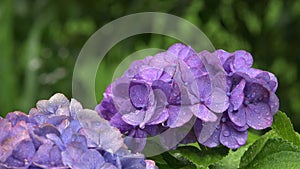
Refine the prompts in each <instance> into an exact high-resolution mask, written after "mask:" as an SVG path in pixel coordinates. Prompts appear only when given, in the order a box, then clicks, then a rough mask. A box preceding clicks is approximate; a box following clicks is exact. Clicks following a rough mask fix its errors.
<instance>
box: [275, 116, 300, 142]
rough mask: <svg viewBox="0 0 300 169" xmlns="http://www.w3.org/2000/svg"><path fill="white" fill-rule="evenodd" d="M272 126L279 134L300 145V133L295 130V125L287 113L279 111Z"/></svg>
mask: <svg viewBox="0 0 300 169" xmlns="http://www.w3.org/2000/svg"><path fill="white" fill-rule="evenodd" d="M272 128H273V130H274V131H275V132H276V133H277V134H278V136H280V137H281V138H283V139H285V140H288V141H289V142H291V143H293V144H294V145H296V146H298V147H300V137H299V134H297V133H296V132H295V131H294V128H293V125H292V123H291V121H290V119H289V118H288V117H287V115H286V114H285V113H283V112H281V111H279V112H278V113H277V114H276V115H275V117H274V122H273V125H272Z"/></svg>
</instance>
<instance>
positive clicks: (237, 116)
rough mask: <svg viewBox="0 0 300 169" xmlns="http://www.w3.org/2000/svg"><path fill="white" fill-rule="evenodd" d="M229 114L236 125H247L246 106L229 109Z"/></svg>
mask: <svg viewBox="0 0 300 169" xmlns="http://www.w3.org/2000/svg"><path fill="white" fill-rule="evenodd" d="M228 116H229V118H230V120H231V121H232V122H233V123H234V124H235V125H237V126H240V127H243V126H245V125H246V108H244V107H241V108H240V109H238V110H236V111H235V110H233V111H228Z"/></svg>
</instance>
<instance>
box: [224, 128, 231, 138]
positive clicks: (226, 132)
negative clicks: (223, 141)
mask: <svg viewBox="0 0 300 169" xmlns="http://www.w3.org/2000/svg"><path fill="white" fill-rule="evenodd" d="M230 135H231V133H230V131H229V130H225V131H223V136H224V137H229V136H230Z"/></svg>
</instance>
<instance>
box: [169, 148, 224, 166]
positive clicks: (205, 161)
mask: <svg viewBox="0 0 300 169" xmlns="http://www.w3.org/2000/svg"><path fill="white" fill-rule="evenodd" d="M169 153H170V154H172V155H173V156H174V157H175V158H177V159H182V158H184V159H186V160H188V161H190V162H191V163H193V164H194V165H195V166H196V167H197V168H207V167H208V166H210V165H212V164H214V163H216V162H217V161H220V160H221V159H222V158H223V157H225V156H226V155H227V154H228V149H226V148H224V147H218V148H205V147H204V148H202V149H201V150H200V149H198V148H196V147H195V146H184V147H178V148H177V149H176V150H172V151H170V152H169Z"/></svg>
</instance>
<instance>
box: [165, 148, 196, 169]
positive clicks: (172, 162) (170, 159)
mask: <svg viewBox="0 0 300 169" xmlns="http://www.w3.org/2000/svg"><path fill="white" fill-rule="evenodd" d="M162 157H163V159H164V160H165V161H166V162H167V164H168V165H169V167H170V168H173V169H179V168H182V167H185V166H187V165H190V164H191V163H190V162H188V161H187V160H185V159H183V158H176V157H174V156H172V155H171V154H169V153H168V152H166V153H163V154H162Z"/></svg>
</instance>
